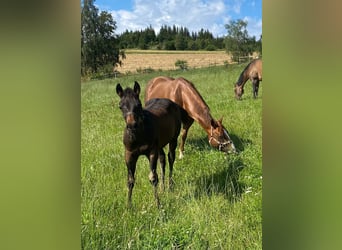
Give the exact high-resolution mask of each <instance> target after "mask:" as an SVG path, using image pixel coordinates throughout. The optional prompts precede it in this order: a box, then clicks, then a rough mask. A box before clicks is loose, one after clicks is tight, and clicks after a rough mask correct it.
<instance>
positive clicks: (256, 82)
mask: <svg viewBox="0 0 342 250" xmlns="http://www.w3.org/2000/svg"><path fill="white" fill-rule="evenodd" d="M252 84H253V97H254V99H256V98H257V97H258V91H259V79H258V78H254V79H253V80H252Z"/></svg>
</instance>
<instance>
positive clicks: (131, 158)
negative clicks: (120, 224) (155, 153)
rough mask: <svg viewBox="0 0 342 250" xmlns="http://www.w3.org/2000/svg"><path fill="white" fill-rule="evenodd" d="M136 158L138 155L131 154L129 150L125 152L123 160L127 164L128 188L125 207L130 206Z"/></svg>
mask: <svg viewBox="0 0 342 250" xmlns="http://www.w3.org/2000/svg"><path fill="white" fill-rule="evenodd" d="M137 160H138V156H136V155H133V154H132V153H131V152H129V151H127V150H126V152H125V161H126V166H127V188H128V195H127V207H128V208H130V207H132V192H133V187H134V182H135V179H134V174H135V169H136V163H137Z"/></svg>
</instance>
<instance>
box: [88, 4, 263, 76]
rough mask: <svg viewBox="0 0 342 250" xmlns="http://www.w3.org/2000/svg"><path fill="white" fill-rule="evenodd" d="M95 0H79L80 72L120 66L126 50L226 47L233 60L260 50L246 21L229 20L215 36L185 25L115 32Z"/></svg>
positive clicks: (112, 21) (106, 15) (114, 24)
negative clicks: (157, 29)
mask: <svg viewBox="0 0 342 250" xmlns="http://www.w3.org/2000/svg"><path fill="white" fill-rule="evenodd" d="M94 3H95V0H82V1H81V75H82V76H84V75H89V74H94V73H97V72H100V71H102V72H103V71H110V70H111V69H112V68H113V67H116V66H118V65H121V63H122V62H123V60H124V59H125V52H124V51H125V49H143V50H148V49H159V50H193V51H196V50H208V51H211V50H222V49H224V50H226V51H227V52H228V53H230V54H232V55H233V60H236V59H237V58H238V57H240V56H245V55H248V54H250V53H252V52H254V51H257V52H259V53H262V36H260V38H259V39H257V38H256V37H254V36H253V37H251V36H249V34H248V32H247V24H248V23H247V22H246V21H243V20H241V19H238V20H231V21H230V22H229V24H226V25H225V28H226V30H227V35H226V36H223V37H214V36H213V34H212V33H211V32H210V31H209V30H204V29H201V30H200V31H197V32H194V31H192V32H190V31H189V30H188V28H186V27H182V26H181V27H178V26H176V25H173V26H167V25H163V26H162V27H161V28H160V29H159V32H156V31H155V30H154V29H153V28H152V27H151V25H150V26H148V27H146V28H145V29H142V30H139V31H129V30H126V31H125V32H123V33H122V34H120V35H118V34H116V33H115V30H116V28H117V25H116V21H115V20H113V17H112V15H111V14H110V13H109V12H106V11H101V12H99V10H98V9H97V8H96V6H95V5H94Z"/></svg>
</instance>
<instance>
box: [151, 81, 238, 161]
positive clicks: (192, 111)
mask: <svg viewBox="0 0 342 250" xmlns="http://www.w3.org/2000/svg"><path fill="white" fill-rule="evenodd" d="M151 98H168V99H170V100H172V101H174V102H175V103H177V104H178V105H179V106H180V107H182V108H183V109H184V110H185V111H186V112H187V114H185V115H183V116H182V123H183V131H182V140H181V143H180V146H179V158H182V157H183V152H184V144H185V140H186V138H187V134H188V130H189V128H190V127H191V125H192V124H193V122H194V120H195V121H196V122H198V123H199V124H200V125H201V126H202V128H203V129H204V130H205V131H206V132H207V134H208V138H209V144H210V145H211V146H212V147H214V148H218V149H219V150H220V151H223V152H228V153H231V152H234V153H235V152H236V150H235V146H234V143H233V141H232V140H231V139H230V137H229V134H228V131H227V129H226V128H225V127H224V126H223V125H222V118H221V119H220V120H218V121H216V120H215V119H214V118H213V117H212V116H211V114H210V109H209V107H208V105H207V104H206V103H205V101H204V100H203V98H202V96H201V95H200V93H199V92H198V91H197V90H196V88H195V86H194V85H193V84H192V83H191V82H190V81H188V80H186V79H184V78H182V77H179V78H177V79H174V78H171V77H164V76H160V77H156V78H154V79H152V80H150V81H149V83H148V85H147V86H146V90H145V102H146V101H148V100H150V99H151Z"/></svg>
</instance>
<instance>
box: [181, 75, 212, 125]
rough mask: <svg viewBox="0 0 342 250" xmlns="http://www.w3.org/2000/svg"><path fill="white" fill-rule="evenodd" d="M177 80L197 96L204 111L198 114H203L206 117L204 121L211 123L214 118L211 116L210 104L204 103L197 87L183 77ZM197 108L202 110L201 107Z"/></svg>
mask: <svg viewBox="0 0 342 250" xmlns="http://www.w3.org/2000/svg"><path fill="white" fill-rule="evenodd" d="M177 80H179V81H181V82H182V83H183V84H184V85H185V86H186V87H187V88H188V89H189V90H190V91H191V92H192V93H193V94H194V95H197V96H198V98H199V100H200V101H201V102H202V103H203V105H204V106H203V107H201V108H203V110H201V111H198V113H202V115H203V116H204V117H203V118H204V120H205V121H209V122H210V121H211V120H212V119H213V118H212V116H211V114H210V108H209V106H208V104H207V103H206V102H205V101H204V99H203V97H202V95H201V94H200V93H199V92H198V90H197V89H196V87H195V85H194V84H193V83H192V82H190V81H189V80H187V79H185V78H183V77H179V78H177ZM196 107H197V108H200V106H196Z"/></svg>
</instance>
